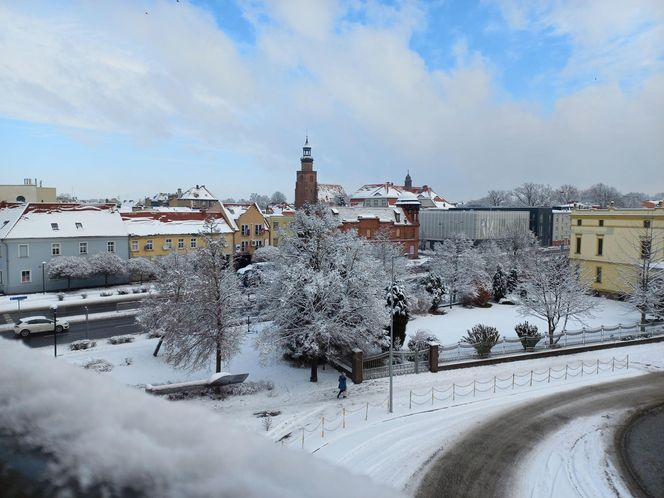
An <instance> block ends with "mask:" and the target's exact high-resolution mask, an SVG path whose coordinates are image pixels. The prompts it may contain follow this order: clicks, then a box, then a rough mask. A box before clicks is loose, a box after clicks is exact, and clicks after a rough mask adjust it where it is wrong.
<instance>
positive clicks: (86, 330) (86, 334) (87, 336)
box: [83, 306, 90, 339]
mask: <svg viewBox="0 0 664 498" xmlns="http://www.w3.org/2000/svg"><path fill="white" fill-rule="evenodd" d="M83 309H84V310H85V338H86V339H89V338H90V337H89V335H90V334H89V333H88V307H87V306H83Z"/></svg>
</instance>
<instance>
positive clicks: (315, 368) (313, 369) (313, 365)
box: [309, 359, 318, 382]
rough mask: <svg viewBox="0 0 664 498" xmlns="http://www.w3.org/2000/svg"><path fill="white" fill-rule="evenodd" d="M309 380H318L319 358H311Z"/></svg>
mask: <svg viewBox="0 0 664 498" xmlns="http://www.w3.org/2000/svg"><path fill="white" fill-rule="evenodd" d="M309 382H318V360H317V359H316V360H311V375H310V376H309Z"/></svg>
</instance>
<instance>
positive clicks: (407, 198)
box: [397, 192, 420, 205]
mask: <svg viewBox="0 0 664 498" xmlns="http://www.w3.org/2000/svg"><path fill="white" fill-rule="evenodd" d="M400 204H417V205H419V204H420V200H419V199H418V198H417V196H416V195H415V194H413V193H412V192H402V193H401V195H400V196H399V198H398V199H397V205H400Z"/></svg>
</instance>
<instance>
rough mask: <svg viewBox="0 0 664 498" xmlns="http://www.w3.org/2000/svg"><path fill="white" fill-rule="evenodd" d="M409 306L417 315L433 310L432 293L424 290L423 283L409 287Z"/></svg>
mask: <svg viewBox="0 0 664 498" xmlns="http://www.w3.org/2000/svg"><path fill="white" fill-rule="evenodd" d="M408 307H409V309H410V310H411V311H412V312H413V313H414V314H416V315H424V314H426V313H429V311H430V310H431V294H429V293H428V292H427V291H426V290H424V286H422V285H419V284H414V285H410V287H409V288H408ZM438 313H440V311H439V312H438Z"/></svg>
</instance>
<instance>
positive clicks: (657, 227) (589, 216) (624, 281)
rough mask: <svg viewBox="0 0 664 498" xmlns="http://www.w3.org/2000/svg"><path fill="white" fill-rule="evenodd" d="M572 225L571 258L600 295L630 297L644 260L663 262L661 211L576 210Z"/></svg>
mask: <svg viewBox="0 0 664 498" xmlns="http://www.w3.org/2000/svg"><path fill="white" fill-rule="evenodd" d="M570 221H571V240H570V258H571V260H572V261H576V262H578V263H580V266H581V270H582V275H583V277H584V278H586V279H588V280H590V281H591V282H592V287H593V289H595V290H596V291H597V292H601V293H606V294H614V295H624V294H627V293H629V292H630V291H631V290H632V289H633V286H634V285H635V283H636V281H637V278H638V276H639V274H640V268H641V266H642V264H643V260H644V259H649V260H650V261H652V262H653V264H657V265H658V266H661V265H662V262H663V261H664V208H662V207H658V208H654V209H647V208H643V209H581V210H574V211H572V214H571V219H570Z"/></svg>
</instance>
